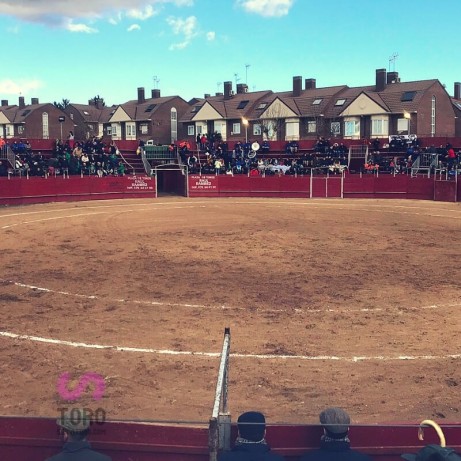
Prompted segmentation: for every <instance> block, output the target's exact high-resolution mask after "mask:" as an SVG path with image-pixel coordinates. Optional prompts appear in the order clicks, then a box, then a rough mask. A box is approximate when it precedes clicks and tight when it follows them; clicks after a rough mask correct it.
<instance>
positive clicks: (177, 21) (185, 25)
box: [166, 16, 197, 50]
mask: <svg viewBox="0 0 461 461" xmlns="http://www.w3.org/2000/svg"><path fill="white" fill-rule="evenodd" d="M166 22H167V23H168V25H169V26H170V27H171V29H172V31H173V33H174V34H175V35H182V36H183V37H184V40H182V41H181V42H179V43H174V44H172V45H171V46H170V50H177V49H179V50H181V49H183V48H186V46H188V45H189V43H190V42H191V41H192V39H193V38H194V37H196V36H197V31H196V29H197V18H196V17H195V16H189V17H188V18H186V19H182V18H173V17H169V18H167V20H166Z"/></svg>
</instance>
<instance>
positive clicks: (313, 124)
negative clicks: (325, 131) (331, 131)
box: [307, 120, 317, 133]
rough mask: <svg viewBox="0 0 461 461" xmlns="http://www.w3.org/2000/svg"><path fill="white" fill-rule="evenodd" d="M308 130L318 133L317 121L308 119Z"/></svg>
mask: <svg viewBox="0 0 461 461" xmlns="http://www.w3.org/2000/svg"><path fill="white" fill-rule="evenodd" d="M307 132H308V133H317V121H316V120H308V121H307Z"/></svg>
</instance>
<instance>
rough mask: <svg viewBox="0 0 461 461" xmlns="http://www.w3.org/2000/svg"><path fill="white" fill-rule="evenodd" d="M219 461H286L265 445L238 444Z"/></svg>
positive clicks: (222, 455)
mask: <svg viewBox="0 0 461 461" xmlns="http://www.w3.org/2000/svg"><path fill="white" fill-rule="evenodd" d="M218 459H219V461H284V458H283V456H280V455H277V454H275V453H273V452H272V451H271V449H270V447H269V445H266V444H265V443H236V444H235V446H234V448H232V450H231V451H225V452H224V453H222V454H221V455H220V456H219V458H218Z"/></svg>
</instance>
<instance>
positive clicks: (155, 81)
mask: <svg viewBox="0 0 461 461" xmlns="http://www.w3.org/2000/svg"><path fill="white" fill-rule="evenodd" d="M152 80H153V81H154V90H158V84H159V83H160V79H159V78H158V77H157V75H154V76H153V77H152Z"/></svg>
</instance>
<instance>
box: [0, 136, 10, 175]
mask: <svg viewBox="0 0 461 461" xmlns="http://www.w3.org/2000/svg"><path fill="white" fill-rule="evenodd" d="M0 139H1V138H0ZM0 176H8V168H7V166H6V163H3V161H2V160H0Z"/></svg>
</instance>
